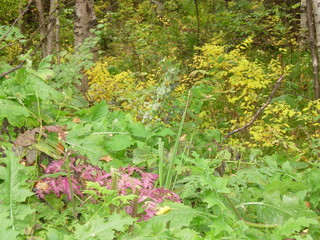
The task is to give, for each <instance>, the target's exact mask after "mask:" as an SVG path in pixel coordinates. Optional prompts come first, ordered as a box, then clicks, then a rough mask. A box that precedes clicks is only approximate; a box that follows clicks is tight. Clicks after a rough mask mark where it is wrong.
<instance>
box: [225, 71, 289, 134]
mask: <svg viewBox="0 0 320 240" xmlns="http://www.w3.org/2000/svg"><path fill="white" fill-rule="evenodd" d="M283 79H284V75H282V76H281V77H280V78H279V79H278V81H277V82H276V84H275V85H274V87H273V90H272V92H271V93H270V95H269V97H268V100H267V102H266V103H265V104H263V105H262V106H261V108H260V109H259V110H258V111H257V112H256V113H255V114H254V115H253V117H252V118H251V120H250V122H248V123H246V124H245V125H244V126H243V127H241V128H237V129H235V130H233V131H232V132H229V133H228V134H227V135H226V136H225V137H224V139H227V138H229V137H230V136H231V135H233V134H235V133H237V132H240V131H243V130H245V129H247V128H249V127H251V126H252V124H253V123H254V122H255V121H256V120H257V119H258V117H259V116H260V114H261V113H262V112H263V111H264V109H266V107H267V106H268V105H269V104H270V103H271V100H272V99H273V98H274V95H275V94H276V91H277V90H278V88H279V87H280V83H281V82H282V80H283Z"/></svg>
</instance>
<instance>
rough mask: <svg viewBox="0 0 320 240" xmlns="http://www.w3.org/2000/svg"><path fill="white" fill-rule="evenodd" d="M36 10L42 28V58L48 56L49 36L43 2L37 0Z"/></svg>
mask: <svg viewBox="0 0 320 240" xmlns="http://www.w3.org/2000/svg"><path fill="white" fill-rule="evenodd" d="M35 3H36V8H37V10H38V16H39V27H40V35H41V38H40V41H41V52H42V57H45V56H47V55H48V54H47V44H46V35H47V28H46V24H45V20H44V10H43V4H42V0H35Z"/></svg>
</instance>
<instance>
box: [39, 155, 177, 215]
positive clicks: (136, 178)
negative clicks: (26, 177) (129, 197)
mask: <svg viewBox="0 0 320 240" xmlns="http://www.w3.org/2000/svg"><path fill="white" fill-rule="evenodd" d="M76 160H77V159H76V158H70V170H71V175H72V176H71V182H72V189H73V193H74V194H76V195H78V196H79V197H84V194H83V193H82V190H84V189H85V188H86V184H85V182H86V181H92V182H97V183H99V184H100V186H105V187H107V188H109V189H110V188H111V184H112V175H111V174H110V173H106V172H105V171H104V170H102V169H100V168H98V167H96V166H93V165H90V164H87V163H78V162H79V161H78V162H77V161H76ZM64 165H65V162H64V161H63V160H57V161H53V162H51V163H50V164H49V166H48V167H47V169H46V170H45V174H54V173H59V172H66V170H65V169H66V167H65V166H64ZM117 172H118V173H119V178H118V182H117V189H118V194H119V195H126V194H131V193H134V192H135V190H136V189H137V188H138V189H139V198H138V203H139V204H142V207H143V209H144V212H143V213H141V214H140V215H139V217H140V220H147V219H149V218H151V217H153V216H155V214H156V212H157V211H158V207H159V204H160V203H162V202H163V201H175V202H181V199H180V197H179V196H178V195H177V194H175V193H174V192H172V191H170V190H169V189H165V188H154V183H155V181H156V180H157V179H158V175H157V174H155V173H148V172H144V171H143V168H138V167H124V168H120V169H118V170H117ZM35 189H36V190H35V193H36V194H37V195H38V197H39V198H44V197H45V195H46V194H49V193H54V194H55V195H56V196H57V197H61V195H63V194H66V195H67V197H68V199H69V200H70V199H71V194H70V188H69V181H68V177H67V176H64V175H63V176H59V177H47V178H44V179H43V180H41V181H39V182H38V183H37V184H36V186H35ZM124 210H125V211H126V212H127V213H128V214H130V215H132V211H133V206H132V204H131V205H129V206H125V207H124Z"/></svg>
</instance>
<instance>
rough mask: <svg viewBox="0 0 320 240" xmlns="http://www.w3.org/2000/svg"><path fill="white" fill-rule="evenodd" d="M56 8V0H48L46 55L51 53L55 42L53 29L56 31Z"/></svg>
mask: <svg viewBox="0 0 320 240" xmlns="http://www.w3.org/2000/svg"><path fill="white" fill-rule="evenodd" d="M57 8H58V0H50V10H49V19H48V26H47V41H46V42H47V46H46V48H47V52H46V54H47V55H50V54H52V53H53V48H54V45H55V44H54V43H55V31H56V18H57V16H56V13H57V12H56V10H57Z"/></svg>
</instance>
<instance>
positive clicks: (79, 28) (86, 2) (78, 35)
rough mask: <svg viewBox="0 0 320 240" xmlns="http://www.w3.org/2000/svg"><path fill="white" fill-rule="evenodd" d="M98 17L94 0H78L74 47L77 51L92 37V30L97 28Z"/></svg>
mask: <svg viewBox="0 0 320 240" xmlns="http://www.w3.org/2000/svg"><path fill="white" fill-rule="evenodd" d="M96 23H97V17H96V14H95V12H94V0H76V5H75V21H74V47H75V49H77V48H78V47H79V45H81V44H82V43H83V42H84V40H85V39H86V38H87V37H89V36H92V34H91V32H90V29H92V28H95V26H96Z"/></svg>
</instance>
